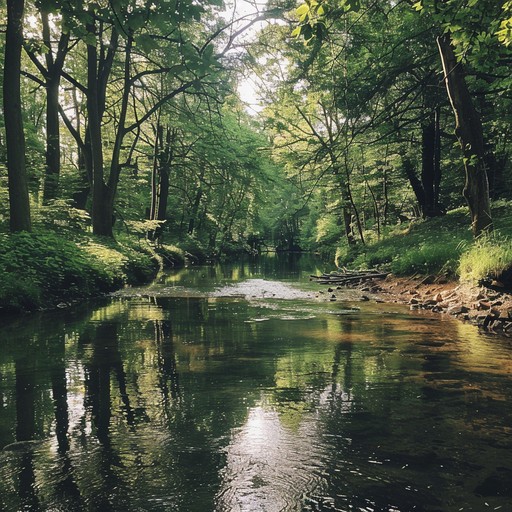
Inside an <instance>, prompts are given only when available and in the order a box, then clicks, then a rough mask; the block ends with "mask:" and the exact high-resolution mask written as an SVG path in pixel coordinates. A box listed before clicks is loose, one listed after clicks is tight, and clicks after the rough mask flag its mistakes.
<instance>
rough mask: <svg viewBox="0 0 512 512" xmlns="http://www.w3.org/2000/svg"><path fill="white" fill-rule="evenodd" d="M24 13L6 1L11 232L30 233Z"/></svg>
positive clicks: (19, 1) (18, 0) (18, 3)
mask: <svg viewBox="0 0 512 512" xmlns="http://www.w3.org/2000/svg"><path fill="white" fill-rule="evenodd" d="M24 9H25V2H24V0H7V30H6V34H5V59H4V80H3V93H4V100H3V102H4V119H5V139H6V145H7V173H8V179H9V206H10V230H11V232H17V231H30V230H31V221H30V200H29V193H28V180H27V172H26V167H25V134H24V132H23V118H22V115H21V93H20V70H21V48H22V43H23V12H24Z"/></svg>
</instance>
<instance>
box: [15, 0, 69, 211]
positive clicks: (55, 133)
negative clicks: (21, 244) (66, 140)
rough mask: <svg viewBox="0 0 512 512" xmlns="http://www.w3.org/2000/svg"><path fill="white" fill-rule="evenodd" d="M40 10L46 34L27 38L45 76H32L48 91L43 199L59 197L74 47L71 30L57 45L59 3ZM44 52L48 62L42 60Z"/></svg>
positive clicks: (28, 48)
mask: <svg viewBox="0 0 512 512" xmlns="http://www.w3.org/2000/svg"><path fill="white" fill-rule="evenodd" d="M39 12H40V16H41V27H42V38H41V40H40V41H36V40H33V39H32V40H31V41H27V42H26V44H25V45H24V47H25V51H26V52H27V54H28V56H29V57H30V59H31V60H32V62H33V63H34V65H35V67H36V69H37V70H38V71H39V73H40V75H41V77H42V78H41V79H39V78H38V77H35V76H33V75H29V76H31V78H33V80H35V81H36V82H37V83H40V84H41V85H42V86H43V87H44V90H45V92H46V116H45V117H46V130H45V135H46V153H45V161H46V172H45V178H44V186H43V202H44V203H47V202H48V201H49V200H51V199H56V197H57V191H58V186H59V177H60V168H61V154H60V123H59V107H60V105H59V92H60V82H61V78H62V72H63V69H64V61H65V58H66V55H67V54H68V52H69V50H70V46H69V39H70V34H69V32H68V31H65V32H61V33H60V35H59V36H58V43H57V49H56V50H55V48H54V46H55V44H54V41H53V37H54V30H53V27H52V25H53V26H55V22H54V20H53V19H52V23H51V22H50V15H51V14H52V12H56V11H55V3H54V2H47V1H42V2H41V3H40V7H39ZM39 53H41V54H42V57H43V59H44V63H43V62H42V61H41V60H40V57H39V55H38V54H39Z"/></svg>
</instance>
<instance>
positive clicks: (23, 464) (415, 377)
mask: <svg viewBox="0 0 512 512" xmlns="http://www.w3.org/2000/svg"><path fill="white" fill-rule="evenodd" d="M299 263H300V262H299ZM315 264H316V263H314V262H311V261H304V260H303V261H302V263H301V264H299V265H297V264H296V262H294V261H289V260H286V261H285V262H284V263H283V261H282V260H281V259H278V258H270V257H269V258H263V259H261V260H259V261H253V262H246V263H244V264H240V265H235V266H216V267H207V268H199V267H197V268H193V269H188V270H187V269H185V270H179V271H176V272H173V273H169V274H168V275H166V276H163V277H162V278H161V279H160V281H159V282H158V283H155V284H153V285H152V286H150V287H147V288H145V289H137V290H134V291H133V293H132V296H129V294H128V293H125V294H124V296H120V297H116V298H113V299H109V300H106V301H103V303H101V304H96V305H90V306H82V307H78V308H74V309H73V310H70V311H65V312H63V311H57V312H51V313H46V314H39V315H32V316H30V317H24V318H20V319H18V320H16V321H13V322H9V323H6V325H4V326H3V327H2V328H0V341H1V344H2V350H1V352H0V510H6V511H18V510H57V511H60V510H62V511H75V510H77V511H80V510H87V511H88V510H94V511H96V510H98V511H103V510H105V511H107V510H114V511H121V510H123V511H124V510H133V511H140V510H149V511H153V510H155V511H157V510H180V511H182V510H183V511H198V512H199V511H200V512H204V511H268V512H271V511H281V510H284V511H300V510H304V511H319V510H321V511H328V510H341V511H354V510H356V511H369V512H372V511H375V512H377V511H386V512H391V511H401V512H409V511H427V512H434V511H448V512H452V511H454V512H455V511H459V510H464V511H476V512H480V511H483V510H501V511H508V510H512V487H511V485H510V482H511V481H512V451H511V448H512V432H511V425H512V405H511V404H512V396H511V395H512V386H511V380H512V377H511V370H512V367H511V361H512V357H511V356H512V347H511V346H510V343H509V342H508V341H507V340H500V339H498V338H489V337H485V336H483V335H479V334H478V333H477V331H476V330H475V329H474V328H473V327H471V326H466V325H464V324H461V323H458V322H455V321H452V320H450V319H442V320H441V319H440V318H439V317H435V318H434V317H431V316H428V315H422V316H413V315H412V314H410V313H409V312H408V311H405V310H404V309H403V308H402V307H398V306H389V305H382V304H371V303H354V302H351V301H348V302H341V301H340V302H336V303H329V302H327V303H326V302H318V301H316V300H315V299H314V298H310V297H309V294H311V293H312V290H313V288H312V286H311V284H310V283H309V282H308V281H307V276H308V274H309V273H318V272H321V271H324V270H326V269H325V268H316V267H315ZM276 279H279V280H280V282H279V283H277V284H271V285H269V282H271V281H273V280H276ZM258 282H259V285H260V286H261V287H263V288H261V287H260V288H257V285H258ZM237 283H239V284H237ZM255 286H256V288H254V287H255ZM267 286H271V287H273V289H274V290H280V293H279V294H276V295H272V296H271V294H267V293H265V294H263V293H260V294H258V293H257V292H258V291H260V292H262V291H264V289H265V287H267ZM222 287H228V288H229V289H238V290H240V289H244V287H245V288H246V289H247V287H249V289H250V290H251V293H246V294H225V293H220V294H219V293H217V294H215V293H212V291H214V290H219V289H222ZM170 288H173V293H166V292H165V290H168V289H170ZM176 288H179V290H182V291H183V290H186V292H185V293H181V292H180V293H176ZM290 289H292V290H294V292H293V293H291V294H289V293H288V292H286V293H284V292H283V290H288V291H289V290H290ZM296 290H304V292H305V294H306V296H302V295H301V294H300V293H299V292H297V293H298V295H295V291H296ZM267 291H268V290H267ZM252 292H254V293H252ZM281 292H283V293H281ZM252 295H255V297H253V296H252ZM355 306H357V307H358V308H360V309H358V308H356V307H355Z"/></svg>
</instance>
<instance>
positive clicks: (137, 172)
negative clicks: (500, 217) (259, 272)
mask: <svg viewBox="0 0 512 512" xmlns="http://www.w3.org/2000/svg"><path fill="white" fill-rule="evenodd" d="M2 10H3V12H4V14H5V16H4V17H3V19H5V20H6V24H5V26H4V30H3V31H2V35H3V37H2V40H1V45H2V47H3V48H2V54H3V59H4V65H3V75H2V82H3V88H2V95H3V114H4V115H3V117H2V119H3V126H2V127H1V128H2V136H1V139H0V154H1V162H0V165H1V167H0V170H1V174H0V180H1V181H0V194H1V196H2V199H3V200H2V202H1V203H0V204H1V206H0V208H1V211H0V228H1V230H2V231H3V232H5V233H7V232H13V233H15V232H20V231H31V230H36V231H37V230H53V231H57V232H73V233H74V234H77V233H82V234H83V235H87V236H89V235H90V236H100V237H107V238H116V239H118V238H119V237H120V236H125V235H128V236H132V237H136V238H138V239H141V238H144V239H145V240H147V241H148V242H149V243H154V244H159V243H162V242H165V243H170V244H177V245H178V246H179V247H182V248H183V249H184V250H185V251H186V252H189V253H191V254H194V253H203V254H209V255H220V254H227V253H232V252H237V251H255V250H261V249H262V248H272V249H274V248H275V249H281V250H315V251H321V252H325V253H326V254H330V255H331V256H333V255H334V253H335V252H336V251H337V253H338V255H344V254H345V255H346V254H349V253H351V252H353V253H357V252H358V251H359V252H360V251H361V247H365V246H367V245H368V244H371V243H373V242H375V241H378V240H380V239H382V238H383V237H385V236H386V235H387V234H388V233H389V232H390V231H392V230H393V229H395V228H396V226H400V225H402V226H404V225H408V224H410V223H411V222H417V221H418V220H419V219H423V221H425V220H426V219H430V218H433V217H443V216H444V215H445V214H446V212H447V211H450V210H453V209H456V208H460V207H463V206H466V207H467V208H468V212H469V218H468V219H467V227H468V229H469V228H470V227H471V230H472V233H473V235H474V236H475V237H479V236H481V235H482V234H485V233H490V232H492V231H493V229H494V228H495V225H494V224H495V223H494V221H493V213H492V204H493V202H495V201H497V200H500V201H502V202H503V201H505V202H506V201H508V200H510V198H511V194H512V189H511V186H510V183H511V181H510V174H511V166H510V150H511V129H510V126H511V123H510V121H511V115H512V108H511V106H512V105H511V101H512V97H511V73H510V69H511V63H512V62H511V57H512V55H511V46H512V45H511V41H512V17H511V16H512V2H510V1H508V0H507V1H505V0H500V1H496V0H444V1H431V0H421V1H418V2H409V1H394V0H392V1H385V2H375V1H371V0H338V1H331V0H320V1H317V0H308V1H306V2H305V3H302V2H298V3H293V2H289V1H280V0H278V1H269V2H267V3H266V4H257V3H252V2H246V3H245V4H244V6H243V7H241V6H240V4H239V5H238V7H237V6H236V5H234V6H233V5H229V4H225V3H223V2H222V1H221V0H202V1H183V2H176V1H174V0H170V1H167V0H165V1H164V0H160V1H140V0H109V1H106V0H105V1H103V0H100V1H97V2H88V1H82V2H69V1H66V2H63V1H59V0H40V1H28V0H4V1H3V2H2ZM248 78H249V79H250V82H251V83H253V84H256V86H257V94H258V97H259V100H258V106H257V108H256V111H254V109H253V110H251V109H249V108H247V105H245V104H244V102H243V99H242V98H241V97H240V93H239V91H240V88H241V85H244V84H245V86H247V84H248V83H249V81H248Z"/></svg>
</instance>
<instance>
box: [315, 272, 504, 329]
mask: <svg viewBox="0 0 512 512" xmlns="http://www.w3.org/2000/svg"><path fill="white" fill-rule="evenodd" d="M344 286H346V287H349V288H352V289H358V290H359V291H360V292H361V294H362V295H361V297H362V300H375V301H378V302H388V303H398V304H406V305H408V306H409V308H410V309H411V310H413V311H431V312H432V313H438V314H443V315H450V316H453V317H455V318H457V319H459V320H461V321H464V322H469V323H471V324H474V325H477V326H478V327H479V328H480V329H482V330H484V331H486V332H490V333H497V334H501V335H506V336H512V293H510V292H508V291H505V290H499V289H491V288H487V287H484V286H476V285H471V284H469V283H461V282H459V281H455V280H448V279H446V277H444V276H435V275H428V276H425V275H415V276H411V277H397V276H395V275H393V274H389V275H388V276H386V278H384V279H376V278H373V279H368V280H366V281H364V282H359V283H354V284H346V285H344ZM340 289H342V287H341V286H336V287H333V286H328V285H327V286H324V288H323V289H321V290H320V291H321V293H328V294H329V298H330V299H332V300H335V299H336V292H337V290H340Z"/></svg>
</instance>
